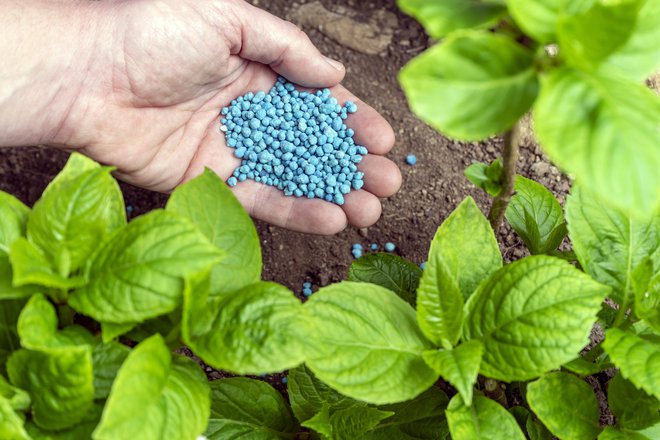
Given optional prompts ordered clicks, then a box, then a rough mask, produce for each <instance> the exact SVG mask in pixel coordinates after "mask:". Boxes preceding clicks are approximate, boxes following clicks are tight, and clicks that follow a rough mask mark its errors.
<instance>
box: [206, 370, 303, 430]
mask: <svg viewBox="0 0 660 440" xmlns="http://www.w3.org/2000/svg"><path fill="white" fill-rule="evenodd" d="M297 432H298V423H296V420H295V419H294V418H293V416H292V415H291V410H290V409H289V407H288V406H287V404H286V403H285V402H284V399H283V398H282V395H281V394H280V393H278V392H277V391H275V389H273V387H271V386H270V385H268V384H267V383H265V382H261V381H259V380H254V379H248V378H247V377H234V378H231V379H221V380H215V381H213V382H211V418H210V419H209V423H208V427H207V428H206V432H205V433H204V435H205V436H206V437H207V438H208V439H209V440H225V439H239V438H245V439H248V438H249V439H253V440H273V439H291V438H293V437H294V435H295V434H296V433H297Z"/></svg>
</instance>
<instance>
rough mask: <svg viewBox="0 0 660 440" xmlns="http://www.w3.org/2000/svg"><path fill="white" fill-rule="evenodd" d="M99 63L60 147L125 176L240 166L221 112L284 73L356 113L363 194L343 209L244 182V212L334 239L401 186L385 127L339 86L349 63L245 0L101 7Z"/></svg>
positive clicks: (174, 178) (157, 182)
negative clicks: (229, 144)
mask: <svg viewBox="0 0 660 440" xmlns="http://www.w3.org/2000/svg"><path fill="white" fill-rule="evenodd" d="M99 6H100V10H99V11H98V12H99V13H98V16H99V17H101V18H100V20H101V21H100V22H99V28H98V29H99V31H102V32H98V33H97V38H96V40H95V41H94V44H93V46H92V47H93V53H94V56H93V58H92V59H91V63H90V64H89V68H88V73H87V74H86V75H85V79H84V86H83V87H82V88H81V89H80V91H79V92H78V96H77V98H76V100H75V102H74V104H73V105H72V106H71V108H70V110H69V111H68V115H67V118H66V120H65V122H64V123H63V125H62V129H61V130H59V132H58V133H57V136H56V137H55V140H54V141H55V143H59V144H62V145H66V146H67V147H68V148H69V149H77V150H79V151H82V152H84V153H85V154H87V155H89V156H90V157H92V158H94V159H96V160H98V161H100V162H102V163H105V164H111V165H114V166H116V167H117V168H118V170H117V172H116V174H117V177H119V178H120V179H122V180H125V181H127V182H129V183H132V184H135V185H137V186H141V187H144V188H148V189H152V190H156V191H162V192H168V191H171V190H172V189H174V188H175V187H176V186H177V185H178V184H180V183H182V182H185V181H186V180H188V179H191V178H193V177H195V176H196V175H198V174H200V173H201V172H202V171H203V169H204V167H209V168H211V169H213V170H214V171H215V172H216V173H218V174H219V175H220V177H221V178H223V179H227V178H228V177H229V176H230V175H231V173H232V172H233V170H234V169H235V168H236V166H238V165H239V164H240V160H239V159H237V158H235V157H234V156H233V150H232V149H230V148H229V147H227V146H226V144H225V139H224V135H223V134H222V133H220V131H219V126H220V124H219V110H220V109H221V108H222V107H224V106H226V105H228V104H229V102H230V101H231V100H232V99H234V98H236V97H237V96H240V95H243V94H245V93H247V92H248V91H253V92H256V91H259V90H263V91H266V92H267V91H269V90H270V88H271V86H272V85H273V84H274V82H275V80H276V78H277V75H278V74H281V75H283V76H285V77H286V78H288V79H289V80H290V81H292V82H294V83H297V84H300V85H301V86H304V87H310V88H320V87H329V88H330V89H331V91H332V94H333V95H334V96H335V97H336V98H337V99H338V100H339V101H340V102H344V101H346V100H352V101H354V102H356V103H357V105H358V112H357V113H355V114H353V115H351V117H349V119H348V120H347V125H349V126H350V127H351V128H353V129H354V130H355V140H356V142H357V143H359V144H361V145H364V146H366V147H367V149H368V150H369V154H368V155H367V156H365V157H364V159H363V161H362V163H361V164H360V167H359V168H360V170H361V171H363V172H364V173H365V176H364V183H365V185H364V189H362V190H359V191H353V192H351V193H350V194H348V195H346V198H345V199H346V202H345V204H344V205H343V206H341V207H340V206H337V205H334V204H332V203H328V202H324V201H321V200H318V199H311V200H310V199H306V198H294V197H285V196H284V194H283V193H282V192H281V191H279V190H277V189H276V188H273V187H268V186H265V185H263V184H260V183H257V182H254V181H251V180H248V181H245V182H242V183H240V184H239V185H237V186H236V187H235V188H233V190H234V193H235V194H236V196H237V197H238V198H239V200H240V201H241V203H242V204H243V205H244V206H245V208H246V209H247V210H248V212H249V213H250V214H251V215H252V216H253V217H256V218H258V219H261V220H265V221H267V222H269V223H272V224H276V225H279V226H283V227H286V228H288V229H293V230H298V231H304V232H311V233H319V234H332V233H336V232H338V231H341V230H342V229H344V227H345V226H346V225H347V224H352V225H355V226H358V227H363V226H369V225H371V224H373V223H374V222H376V220H377V219H378V218H379V217H380V214H381V205H380V201H379V200H378V197H388V196H390V195H392V194H394V193H395V192H396V191H397V190H398V188H399V186H400V183H401V175H400V172H399V170H398V168H397V166H396V165H395V164H394V163H393V162H392V161H390V160H388V159H386V158H385V157H383V155H384V154H385V153H387V152H388V151H389V150H390V149H391V148H392V146H393V144H394V134H393V132H392V129H391V127H390V126H389V124H388V123H387V122H386V121H385V120H384V119H383V118H382V117H381V116H380V115H379V114H378V113H377V112H376V111H375V110H373V109H372V108H371V107H369V106H368V105H366V104H364V103H362V102H361V101H359V100H358V99H357V98H356V97H355V96H353V95H352V94H351V93H350V92H349V91H347V90H346V89H345V88H343V87H342V86H341V85H338V83H339V82H340V81H341V79H342V78H343V76H344V73H345V71H344V68H343V66H341V64H339V63H337V62H336V61H332V60H328V59H326V58H325V57H324V56H323V55H321V53H320V52H319V51H318V50H317V49H316V48H315V47H314V46H313V45H312V43H311V42H310V41H309V39H308V38H307V36H306V35H305V34H304V33H303V32H302V31H300V30H299V29H298V28H297V27H295V26H294V25H292V24H290V23H288V22H285V21H283V20H280V19H278V18H276V17H274V16H272V15H270V14H268V13H267V12H265V11H262V10H260V9H257V8H255V7H252V6H251V5H249V4H247V3H245V2H243V1H240V0H215V1H210V0H209V1H201V2H200V1H194V0H158V1H156V0H153V1H152V0H133V1H130V2H113V3H106V2H101V3H100V4H99Z"/></svg>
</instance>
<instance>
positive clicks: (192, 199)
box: [166, 168, 262, 296]
mask: <svg viewBox="0 0 660 440" xmlns="http://www.w3.org/2000/svg"><path fill="white" fill-rule="evenodd" d="M166 209H167V210H168V211H171V212H174V213H176V214H179V215H182V216H185V217H187V218H189V219H190V220H191V221H192V222H193V223H194V224H195V225H196V226H197V227H198V228H199V230H200V231H202V233H203V234H204V235H205V236H206V238H208V239H209V240H210V241H211V243H213V244H214V245H215V246H217V247H218V248H219V249H221V250H222V251H223V252H224V253H225V258H224V259H223V260H222V262H221V263H220V264H216V265H215V266H213V269H212V270H211V296H214V295H217V294H219V293H226V292H233V291H235V290H238V289H241V288H243V287H245V286H247V285H249V284H253V283H256V282H258V281H259V280H260V279H261V265H262V263H261V247H260V244H259V235H257V230H256V229H255V227H254V223H253V222H252V219H250V216H249V215H248V214H247V212H246V211H245V209H244V208H243V206H242V205H241V203H240V202H239V201H238V200H237V199H236V197H235V196H234V194H233V193H232V192H231V191H230V190H229V188H227V185H226V184H225V183H224V182H223V181H222V180H220V178H219V177H218V176H217V175H216V174H215V173H214V172H213V171H211V170H209V169H208V168H207V169H206V170H204V173H203V174H202V175H200V176H199V177H197V178H195V179H193V180H191V181H189V182H187V183H185V184H183V185H181V186H180V187H178V188H177V189H176V190H174V192H173V193H172V195H171V197H170V199H169V200H168V201H167V208H166Z"/></svg>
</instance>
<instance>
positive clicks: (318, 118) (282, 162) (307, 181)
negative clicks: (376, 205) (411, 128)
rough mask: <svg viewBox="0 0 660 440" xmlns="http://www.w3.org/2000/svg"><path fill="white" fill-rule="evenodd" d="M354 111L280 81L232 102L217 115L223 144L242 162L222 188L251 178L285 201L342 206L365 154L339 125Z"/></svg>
mask: <svg viewBox="0 0 660 440" xmlns="http://www.w3.org/2000/svg"><path fill="white" fill-rule="evenodd" d="M356 111H357V106H356V105H355V103H353V102H350V101H347V102H346V103H345V105H344V107H342V106H341V105H339V103H338V102H337V100H336V99H335V98H333V97H332V96H331V95H330V90H328V89H323V90H319V91H317V92H315V93H311V92H300V91H298V90H296V89H295V87H294V85H293V84H292V83H290V82H287V81H286V80H285V79H284V78H281V77H280V78H279V79H278V80H277V83H276V84H275V86H273V88H272V89H271V91H270V92H269V93H268V94H266V93H264V92H258V93H256V94H255V93H252V92H250V93H247V94H246V95H244V96H241V97H239V98H236V99H235V100H233V101H232V102H231V105H230V106H229V107H225V108H223V109H222V111H221V114H222V118H221V121H220V122H221V123H222V127H221V129H222V131H223V132H225V135H226V139H227V145H228V146H230V147H231V148H234V149H235V150H234V155H235V156H236V157H238V158H239V159H241V160H242V161H241V165H240V166H239V167H237V168H236V169H235V170H234V173H233V175H232V177H230V178H229V179H228V180H227V184H228V185H229V186H234V185H237V184H238V183H239V182H243V181H245V180H246V179H252V180H255V181H256V182H260V183H264V184H266V185H270V186H274V187H276V188H278V189H280V190H282V191H284V194H285V195H287V196H295V197H307V198H310V199H314V198H319V199H323V200H326V201H328V202H334V203H336V204H338V205H342V204H344V196H345V195H346V194H348V193H349V192H351V191H352V190H358V189H360V188H362V186H363V185H364V182H363V177H364V173H362V172H360V171H358V169H357V164H359V163H360V162H361V161H362V157H363V156H364V155H365V154H367V149H366V148H365V147H363V146H360V145H356V144H355V141H354V140H353V135H354V132H353V130H352V129H350V128H348V127H347V126H346V124H345V123H344V121H345V120H346V118H348V114H349V113H355V112H356Z"/></svg>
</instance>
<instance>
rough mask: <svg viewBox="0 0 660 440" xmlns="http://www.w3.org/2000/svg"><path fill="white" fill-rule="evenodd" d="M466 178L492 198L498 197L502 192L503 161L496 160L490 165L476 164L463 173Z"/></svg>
mask: <svg viewBox="0 0 660 440" xmlns="http://www.w3.org/2000/svg"><path fill="white" fill-rule="evenodd" d="M463 174H465V177H467V179H468V180H469V181H470V182H472V183H473V184H474V185H476V186H477V187H479V188H481V189H483V190H484V191H486V192H487V193H488V194H489V195H490V196H492V197H495V196H497V195H498V194H499V193H500V191H502V160H501V159H496V160H494V161H493V162H492V163H491V164H490V165H487V164H485V163H481V162H476V163H473V164H472V165H470V166H469V167H467V168H466V169H465V171H463Z"/></svg>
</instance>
